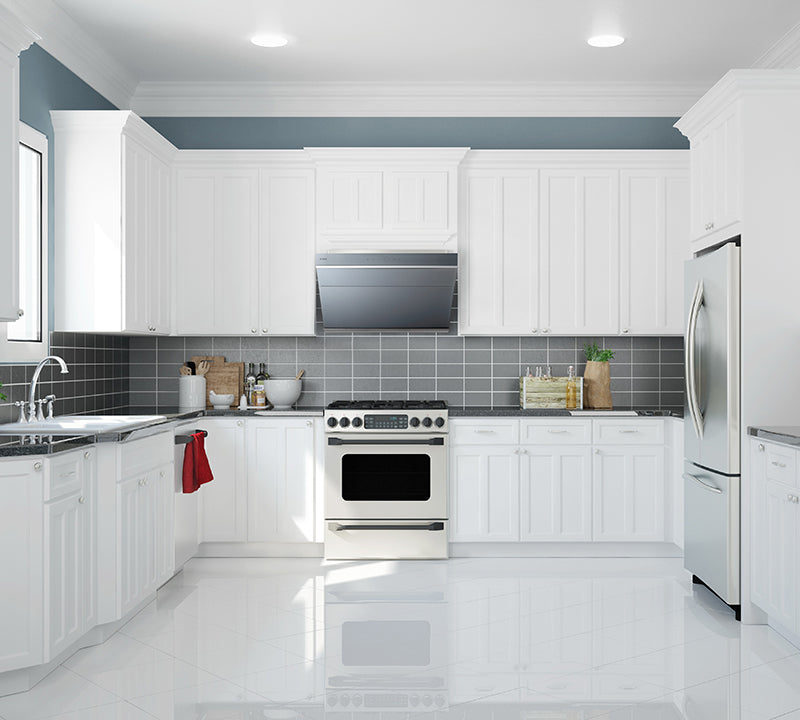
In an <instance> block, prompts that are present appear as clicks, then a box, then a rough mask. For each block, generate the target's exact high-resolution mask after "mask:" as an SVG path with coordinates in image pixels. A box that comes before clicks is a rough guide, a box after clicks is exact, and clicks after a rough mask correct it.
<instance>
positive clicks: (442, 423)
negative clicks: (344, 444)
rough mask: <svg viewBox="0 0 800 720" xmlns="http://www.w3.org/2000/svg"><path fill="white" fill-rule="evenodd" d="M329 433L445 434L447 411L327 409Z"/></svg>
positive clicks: (326, 424) (326, 416) (326, 421)
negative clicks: (403, 411)
mask: <svg viewBox="0 0 800 720" xmlns="http://www.w3.org/2000/svg"><path fill="white" fill-rule="evenodd" d="M325 430H326V432H335V433H341V432H347V433H359V432H361V433H363V432H398V433H413V432H418V433H446V432H447V430H448V427H447V411H446V410H440V411H430V412H425V411H423V412H419V413H413V412H412V413H397V412H363V411H362V412H358V411H357V410H326V411H325Z"/></svg>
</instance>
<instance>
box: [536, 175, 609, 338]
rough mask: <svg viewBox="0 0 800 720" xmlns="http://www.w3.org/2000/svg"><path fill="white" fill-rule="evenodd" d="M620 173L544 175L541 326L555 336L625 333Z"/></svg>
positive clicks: (541, 233) (542, 188) (542, 181)
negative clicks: (622, 325)
mask: <svg viewBox="0 0 800 720" xmlns="http://www.w3.org/2000/svg"><path fill="white" fill-rule="evenodd" d="M618 195H619V179H618V174H617V172H616V171H598V172H597V173H595V172H590V171H579V172H574V171H556V170H552V171H550V170H548V171H542V173H541V207H542V210H541V212H542V216H541V230H540V243H541V248H542V250H541V257H542V267H541V273H540V307H541V315H540V317H541V326H542V329H543V330H544V331H545V332H549V333H554V334H576V333H579V332H580V333H591V334H598V335H599V334H605V333H607V334H615V333H617V332H618V330H619V292H618V290H617V288H618V283H619V206H618V203H619V200H618Z"/></svg>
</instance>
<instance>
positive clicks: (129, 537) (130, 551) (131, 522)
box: [117, 476, 144, 616]
mask: <svg viewBox="0 0 800 720" xmlns="http://www.w3.org/2000/svg"><path fill="white" fill-rule="evenodd" d="M140 480H142V477H141V476H134V477H131V478H128V479H127V480H123V481H122V482H120V483H118V484H117V533H118V537H117V574H118V578H119V579H118V582H119V587H118V590H117V597H118V598H119V604H120V607H119V610H118V615H119V616H122V615H124V614H125V613H126V612H128V611H129V610H131V609H132V608H133V607H135V606H136V603H137V602H138V598H139V591H140V588H141V586H142V584H143V574H144V571H143V569H142V567H141V558H140V553H141V549H140V548H139V545H138V541H139V534H140V532H139V526H140V524H141V523H142V517H141V516H142V508H141V503H140V494H139V488H140V486H139V481H140Z"/></svg>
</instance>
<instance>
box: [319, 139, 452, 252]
mask: <svg viewBox="0 0 800 720" xmlns="http://www.w3.org/2000/svg"><path fill="white" fill-rule="evenodd" d="M466 150H467V149H466V148H306V153H308V155H309V156H310V157H311V159H312V160H313V161H314V164H315V165H316V168H317V175H316V178H317V212H316V215H317V242H316V248H317V252H320V253H324V252H330V251H337V250H350V251H361V252H395V251H403V250H436V251H438V252H448V251H451V250H452V251H455V250H456V236H455V233H456V229H457V214H458V213H457V189H458V183H457V178H458V175H457V170H458V164H459V163H460V162H461V160H462V158H463V157H464V154H465V152H466Z"/></svg>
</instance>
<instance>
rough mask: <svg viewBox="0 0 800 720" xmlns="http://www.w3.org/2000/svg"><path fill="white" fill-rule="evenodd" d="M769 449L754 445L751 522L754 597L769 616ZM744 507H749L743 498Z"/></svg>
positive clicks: (754, 441)
mask: <svg viewBox="0 0 800 720" xmlns="http://www.w3.org/2000/svg"><path fill="white" fill-rule="evenodd" d="M766 458H767V453H766V446H765V444H764V443H762V442H761V441H760V440H751V441H750V522H751V527H752V533H751V543H750V544H751V547H752V561H751V563H750V594H751V597H752V600H753V602H754V603H755V604H756V605H758V607H760V608H761V609H762V610H764V611H765V612H766V611H767V607H768V604H769V593H768V589H767V588H768V586H767V565H768V561H769V547H768V543H767V531H768V527H769V526H768V524H767V517H766V497H767V470H766ZM742 507H747V504H746V502H745V499H744V498H743V502H742Z"/></svg>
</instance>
